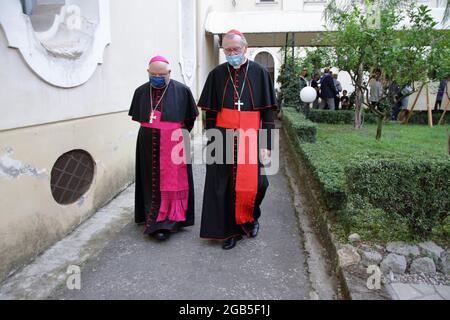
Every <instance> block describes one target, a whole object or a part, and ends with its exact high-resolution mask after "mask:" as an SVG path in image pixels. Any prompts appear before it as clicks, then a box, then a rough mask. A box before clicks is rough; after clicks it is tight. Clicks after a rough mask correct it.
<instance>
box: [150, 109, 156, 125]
mask: <svg viewBox="0 0 450 320" xmlns="http://www.w3.org/2000/svg"><path fill="white" fill-rule="evenodd" d="M153 120H156V116H155V112H153V111H152V114H151V115H150V123H153Z"/></svg>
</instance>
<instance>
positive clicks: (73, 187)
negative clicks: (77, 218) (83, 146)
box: [50, 150, 95, 204]
mask: <svg viewBox="0 0 450 320" xmlns="http://www.w3.org/2000/svg"><path fill="white" fill-rule="evenodd" d="M94 167H95V164H94V159H92V157H91V155H90V154H89V153H87V152H86V151H84V150H73V151H70V152H67V153H65V154H63V155H62V156H61V157H59V158H58V160H57V161H56V163H55V165H54V166H53V168H52V173H51V181H50V184H51V189H52V195H53V198H54V199H55V201H56V202H58V203H59V204H72V203H75V202H77V201H78V200H79V199H80V198H81V197H82V196H83V195H84V194H85V193H86V192H87V191H88V190H89V187H90V186H91V184H92V180H93V178H94Z"/></svg>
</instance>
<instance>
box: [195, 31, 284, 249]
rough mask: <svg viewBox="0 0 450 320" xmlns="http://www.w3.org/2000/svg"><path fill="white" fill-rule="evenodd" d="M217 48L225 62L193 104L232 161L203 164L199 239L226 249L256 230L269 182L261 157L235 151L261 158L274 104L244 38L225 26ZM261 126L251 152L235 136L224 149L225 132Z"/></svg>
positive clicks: (269, 81)
mask: <svg viewBox="0 0 450 320" xmlns="http://www.w3.org/2000/svg"><path fill="white" fill-rule="evenodd" d="M222 46H223V49H224V53H225V55H226V58H227V63H224V64H221V65H219V66H218V67H216V68H215V69H214V70H213V71H211V72H210V74H209V76H208V78H207V80H206V84H205V87H204V89H203V92H202V94H201V97H200V100H199V102H198V106H199V107H200V108H202V110H205V111H206V129H212V128H215V129H218V130H219V131H220V132H221V133H222V136H223V141H224V143H223V148H224V149H223V150H225V151H224V152H223V154H224V155H225V154H226V152H232V153H233V156H232V158H234V161H232V162H233V163H231V164H229V163H228V164H227V163H226V162H225V159H224V160H223V162H222V163H217V162H215V163H213V164H207V167H206V180H205V189H204V196H203V210H202V222H201V231H200V237H201V238H205V239H212V240H222V241H224V242H223V246H222V247H223V249H225V250H228V249H232V248H233V247H234V246H235V245H236V242H237V241H238V240H241V239H242V235H247V236H250V237H256V235H257V233H258V230H259V222H258V219H259V218H260V216H261V209H260V205H261V203H262V201H263V199H264V196H265V193H266V190H267V188H268V186H269V181H268V179H267V176H265V175H262V174H261V168H262V164H261V161H257V162H256V163H255V164H254V165H250V164H247V163H241V161H237V160H238V159H239V157H240V156H241V155H240V154H239V153H249V152H256V154H258V149H261V152H262V154H264V156H263V157H264V158H268V157H269V156H270V150H271V134H270V133H271V130H272V129H274V128H275V123H274V114H273V112H274V110H277V109H278V107H277V103H276V98H275V92H274V87H273V82H272V79H271V77H270V74H269V72H268V71H267V70H266V69H265V68H264V67H262V66H261V65H259V64H258V63H256V62H253V61H249V60H248V59H246V58H245V53H246V51H247V47H248V45H247V42H246V39H245V36H244V35H243V34H242V33H241V32H239V31H237V30H230V31H229V32H228V33H227V34H226V35H225V36H224V38H223V45H222ZM261 128H262V129H266V130H267V133H268V136H267V139H261V140H259V139H258V142H257V143H253V145H251V144H249V146H248V147H247V148H254V149H253V150H250V149H245V148H243V149H241V147H240V146H239V145H240V144H241V142H242V141H241V140H239V139H240V138H239V137H234V138H233V140H234V142H233V141H232V142H231V146H232V148H231V150H230V148H229V147H227V145H228V146H229V145H230V143H229V142H227V139H226V130H240V129H241V130H247V129H254V130H259V129H261ZM213 142H214V139H213V138H212V139H211V140H210V141H209V142H208V146H212V145H214V144H213ZM263 143H264V145H262V144H263ZM242 145H244V144H242ZM211 153H212V154H214V152H211ZM224 157H225V156H224ZM265 160H266V159H265ZM218 162H219V161H218Z"/></svg>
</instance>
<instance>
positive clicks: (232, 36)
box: [223, 33, 248, 47]
mask: <svg viewBox="0 0 450 320" xmlns="http://www.w3.org/2000/svg"><path fill="white" fill-rule="evenodd" d="M235 37H239V38H240V39H241V43H242V45H243V46H244V47H248V43H247V39H245V37H244V35H239V34H235V33H226V34H225V35H224V36H223V39H230V40H231V39H234V38H235Z"/></svg>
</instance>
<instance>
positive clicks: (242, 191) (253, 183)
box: [216, 108, 260, 224]
mask: <svg viewBox="0 0 450 320" xmlns="http://www.w3.org/2000/svg"><path fill="white" fill-rule="evenodd" d="M216 124H217V126H218V127H221V128H226V129H240V131H239V144H238V146H239V149H238V166H237V174H236V189H235V191H236V223H237V224H244V223H247V222H253V221H254V217H253V210H254V207H255V200H256V193H257V191H258V140H257V139H258V130H259V127H260V113H259V112H258V111H256V112H255V111H251V112H242V111H238V110H232V109H227V108H222V111H220V112H219V114H218V115H217V123H216ZM249 129H253V130H252V131H253V132H255V133H256V135H255V139H252V136H251V135H248V136H247V137H249V139H247V137H246V134H245V132H247V130H249ZM233 152H234V151H233Z"/></svg>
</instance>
